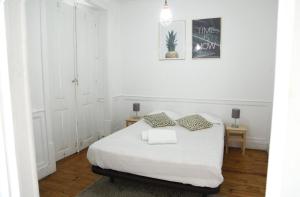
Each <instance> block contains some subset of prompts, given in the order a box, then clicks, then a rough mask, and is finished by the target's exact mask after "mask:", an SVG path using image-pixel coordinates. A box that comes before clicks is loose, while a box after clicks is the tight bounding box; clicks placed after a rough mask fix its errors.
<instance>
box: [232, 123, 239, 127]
mask: <svg viewBox="0 0 300 197" xmlns="http://www.w3.org/2000/svg"><path fill="white" fill-rule="evenodd" d="M231 127H232V128H239V125H238V124H231Z"/></svg>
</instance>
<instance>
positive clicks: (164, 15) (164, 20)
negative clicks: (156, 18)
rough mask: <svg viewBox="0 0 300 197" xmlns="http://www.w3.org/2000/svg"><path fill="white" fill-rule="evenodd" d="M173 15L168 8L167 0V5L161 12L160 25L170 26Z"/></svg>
mask: <svg viewBox="0 0 300 197" xmlns="http://www.w3.org/2000/svg"><path fill="white" fill-rule="evenodd" d="M172 20H173V15H172V12H171V10H170V8H169V6H168V1H167V0H165V5H164V7H163V9H162V10H161V12H160V24H161V25H163V26H168V25H170V24H171V23H172Z"/></svg>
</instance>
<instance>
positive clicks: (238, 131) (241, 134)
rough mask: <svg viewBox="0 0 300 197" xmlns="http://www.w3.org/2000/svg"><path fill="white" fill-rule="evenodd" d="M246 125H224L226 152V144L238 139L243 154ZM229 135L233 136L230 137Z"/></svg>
mask: <svg viewBox="0 0 300 197" xmlns="http://www.w3.org/2000/svg"><path fill="white" fill-rule="evenodd" d="M247 130H248V129H247V127H246V126H243V125H240V126H239V127H238V128H234V127H232V126H229V125H226V153H228V146H229V142H230V141H238V142H240V143H241V149H242V151H243V155H244V154H245V149H246V132H247ZM231 137H234V138H232V139H231Z"/></svg>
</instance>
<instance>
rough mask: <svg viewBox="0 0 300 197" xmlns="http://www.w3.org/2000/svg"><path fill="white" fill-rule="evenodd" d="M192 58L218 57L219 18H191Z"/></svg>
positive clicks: (219, 41) (219, 51)
mask: <svg viewBox="0 0 300 197" xmlns="http://www.w3.org/2000/svg"><path fill="white" fill-rule="evenodd" d="M192 26H193V54H192V57H193V58H220V54H221V18H208V19H198V20H193V24H192Z"/></svg>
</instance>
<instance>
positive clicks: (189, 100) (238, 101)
mask: <svg viewBox="0 0 300 197" xmlns="http://www.w3.org/2000/svg"><path fill="white" fill-rule="evenodd" d="M120 99H124V100H127V101H131V100H132V101H137V100H139V101H158V102H180V103H205V104H215V105H218V104H221V105H243V106H262V107H264V106H265V107H270V106H272V104H273V102H272V101H268V100H244V99H209V98H205V99H204V98H179V97H160V96H143V95H118V96H114V97H113V101H119V100H120Z"/></svg>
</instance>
